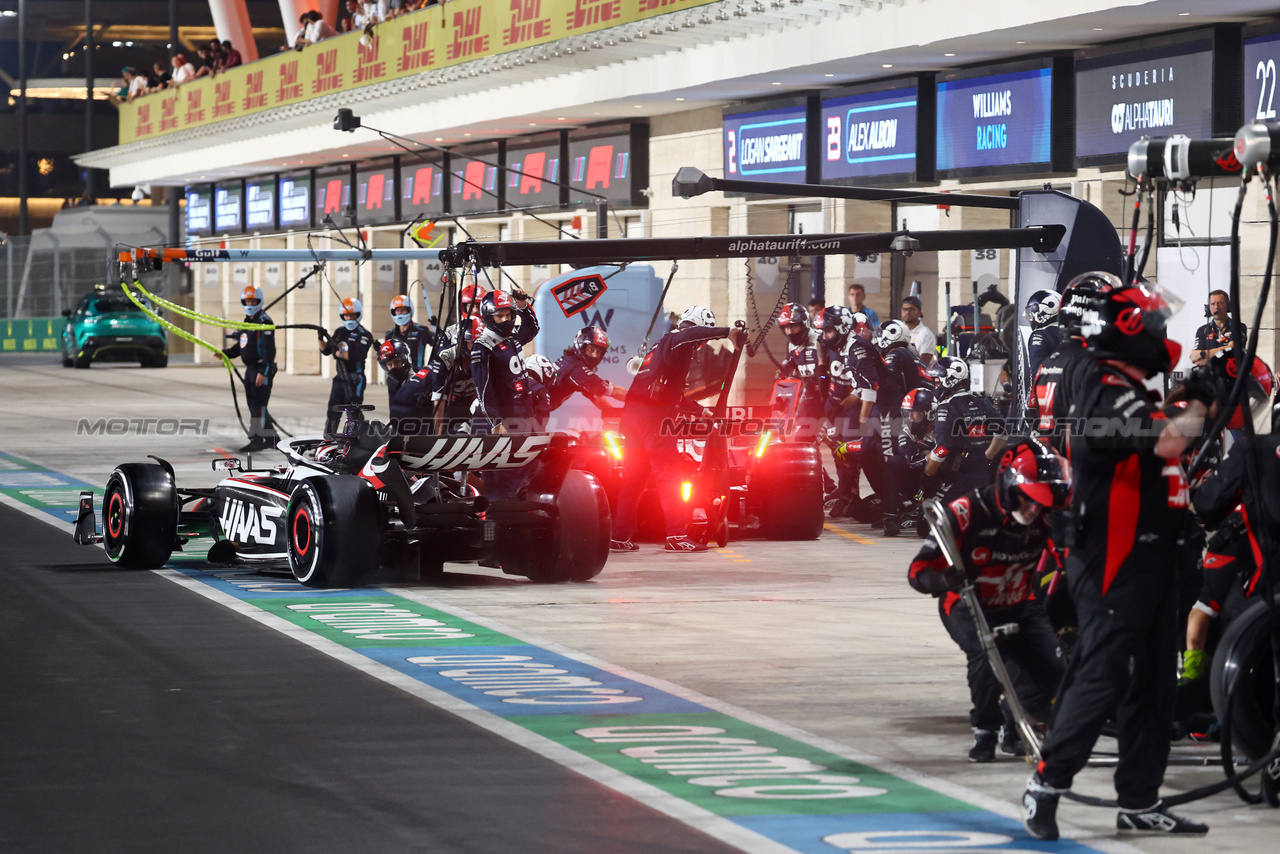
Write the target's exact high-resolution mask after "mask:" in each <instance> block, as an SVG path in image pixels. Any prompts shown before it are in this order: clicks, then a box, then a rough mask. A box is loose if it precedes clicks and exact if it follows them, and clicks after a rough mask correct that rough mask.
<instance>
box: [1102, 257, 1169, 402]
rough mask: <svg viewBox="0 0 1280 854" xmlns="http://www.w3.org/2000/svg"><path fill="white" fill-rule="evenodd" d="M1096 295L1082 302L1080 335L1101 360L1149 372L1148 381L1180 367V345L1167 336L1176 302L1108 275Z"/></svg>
mask: <svg viewBox="0 0 1280 854" xmlns="http://www.w3.org/2000/svg"><path fill="white" fill-rule="evenodd" d="M1094 275H1100V276H1103V277H1105V278H1104V279H1103V281H1102V283H1101V284H1100V286H1099V287H1098V288H1097V291H1096V293H1095V294H1093V295H1092V296H1091V297H1086V298H1085V299H1083V300H1082V303H1083V304H1082V305H1081V308H1080V335H1081V336H1083V337H1084V340H1085V346H1086V347H1088V348H1089V350H1090V352H1092V353H1094V355H1096V356H1097V357H1098V358H1099V359H1115V360H1116V361H1119V362H1124V363H1126V364H1129V365H1133V366H1134V367H1136V368H1138V369H1140V370H1142V371H1145V372H1146V374H1147V376H1148V377H1151V376H1155V375H1156V374H1159V373H1163V372H1165V371H1168V370H1169V369H1171V368H1172V367H1173V366H1174V365H1175V364H1177V363H1178V357H1179V356H1181V355H1182V346H1181V345H1180V344H1178V343H1177V342H1175V341H1170V340H1169V338H1168V336H1167V335H1166V334H1165V322H1166V321H1167V320H1168V319H1169V317H1170V316H1171V315H1172V314H1173V313H1174V311H1176V309H1177V305H1175V304H1174V303H1175V302H1176V300H1175V298H1174V297H1172V296H1169V295H1167V294H1164V293H1162V292H1161V291H1160V290H1159V289H1156V288H1151V289H1148V288H1146V287H1144V286H1142V285H1126V284H1124V283H1123V282H1121V281H1119V279H1116V278H1115V277H1114V276H1111V275H1110V274H1105V273H1104V274H1094Z"/></svg>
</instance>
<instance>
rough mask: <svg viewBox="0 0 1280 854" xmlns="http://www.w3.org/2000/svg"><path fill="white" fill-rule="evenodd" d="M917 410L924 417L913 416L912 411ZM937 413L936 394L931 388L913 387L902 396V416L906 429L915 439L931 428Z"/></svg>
mask: <svg viewBox="0 0 1280 854" xmlns="http://www.w3.org/2000/svg"><path fill="white" fill-rule="evenodd" d="M914 412H919V413H921V414H922V415H923V416H924V418H913V417H912V413H914ZM937 415H938V395H937V394H935V393H934V390H933V389H931V388H913V389H911V391H909V392H907V393H906V394H905V395H904V396H903V398H902V418H903V421H904V422H905V424H906V427H907V430H909V431H910V432H911V435H912V436H915V437H916V438H917V439H919V438H921V437H922V436H924V435H925V434H926V433H928V432H929V431H930V430H932V429H933V420H934V418H936V417H937Z"/></svg>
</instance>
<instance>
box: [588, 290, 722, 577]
mask: <svg viewBox="0 0 1280 854" xmlns="http://www.w3.org/2000/svg"><path fill="white" fill-rule="evenodd" d="M715 322H716V316H715V315H714V314H712V313H711V309H709V308H707V307H705V306H701V305H694V306H690V307H689V308H687V309H685V311H684V314H682V315H680V322H679V324H678V325H677V327H676V328H675V329H672V330H671V331H670V332H668V333H667V334H666V335H663V336H662V339H661V340H659V341H658V343H657V345H656V346H655V347H654V348H653V349H652V350H650V351H649V352H648V353H646V354H645V356H644V360H643V361H642V362H641V363H640V372H639V373H637V374H636V378H635V379H634V380H633V381H632V382H631V388H630V389H628V391H627V403H626V406H625V407H624V408H623V410H622V435H623V439H624V441H625V450H624V452H623V458H622V488H621V491H620V492H619V494H618V516H617V519H615V520H614V524H613V538H612V541H611V542H610V544H609V547H610V548H611V549H613V550H614V551H625V552H633V551H636V549H637V548H639V547H638V546H637V545H636V544H635V543H633V542H632V541H631V538H632V537H633V536H635V533H636V519H637V505H638V504H639V501H640V493H641V492H642V491H643V490H644V487H645V484H646V483H647V482H648V480H649V475H650V474H651V473H652V474H653V476H654V480H655V481H656V485H657V488H658V496H659V500H660V501H661V504H662V515H663V518H664V521H665V524H666V530H667V542H666V549H667V551H674V552H704V551H706V550H707V546H706V544H705V543H700V542H698V541H696V540H691V539H689V537H688V536H687V535H686V534H685V528H686V527H687V525H688V519H687V518H686V511H685V508H684V507H683V506H682V502H681V500H680V496H679V482H680V455H679V452H678V451H677V450H676V435H675V433H674V431H672V430H671V429H670V428H671V426H672V424H673V422H674V421H675V419H676V416H678V415H679V414H680V413H681V412H686V413H691V414H695V415H702V416H704V417H705V416H707V415H709V414H710V413H709V412H708V411H707V410H706V409H705V408H704V407H702V406H699V405H698V404H696V403H694V402H692V401H690V400H687V399H685V396H684V391H685V383H686V382H687V381H688V379H689V366H690V364H691V363H692V362H693V354H694V352H695V351H696V350H697V349H698V347H699V346H700V345H702V344H705V343H706V342H707V341H711V340H712V339H715V338H724V337H725V336H729V339H730V340H731V341H732V342H733V343H734V345H735V346H737V347H741V346H742V344H743V342H744V341H746V332H744V331H742V330H737V329H735V330H732V331H731V330H730V329H729V327H727V326H716V325H715Z"/></svg>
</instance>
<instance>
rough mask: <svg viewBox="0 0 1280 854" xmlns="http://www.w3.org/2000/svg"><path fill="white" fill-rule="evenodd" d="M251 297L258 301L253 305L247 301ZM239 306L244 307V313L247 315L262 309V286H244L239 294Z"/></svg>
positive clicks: (252, 314) (250, 315) (251, 315)
mask: <svg viewBox="0 0 1280 854" xmlns="http://www.w3.org/2000/svg"><path fill="white" fill-rule="evenodd" d="M251 299H256V300H257V301H258V302H257V303H256V304H254V305H249V304H248V303H249V300H251ZM240 307H241V308H243V309H244V313H245V314H246V315H247V316H249V317H253V316H254V315H255V314H257V313H258V312H260V311H262V308H263V303H262V288H260V287H258V286H257V285H249V286H248V287H246V288H245V289H244V291H243V292H242V293H241V294H240Z"/></svg>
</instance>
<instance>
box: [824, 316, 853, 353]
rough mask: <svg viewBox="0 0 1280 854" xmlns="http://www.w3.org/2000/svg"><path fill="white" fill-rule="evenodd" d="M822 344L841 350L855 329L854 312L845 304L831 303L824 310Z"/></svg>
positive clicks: (834, 349)
mask: <svg viewBox="0 0 1280 854" xmlns="http://www.w3.org/2000/svg"><path fill="white" fill-rule="evenodd" d="M821 328H822V339H821V340H822V346H823V347H826V348H827V349H828V350H833V351H839V350H843V349H844V345H845V344H846V343H848V341H849V333H850V332H852V331H853V312H852V311H850V310H849V309H848V307H846V306H843V305H829V306H827V307H826V308H824V309H823V310H822V327H821Z"/></svg>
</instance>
